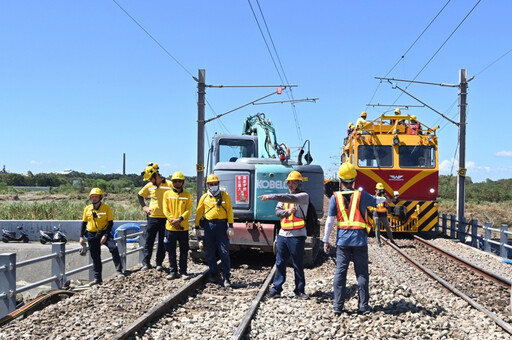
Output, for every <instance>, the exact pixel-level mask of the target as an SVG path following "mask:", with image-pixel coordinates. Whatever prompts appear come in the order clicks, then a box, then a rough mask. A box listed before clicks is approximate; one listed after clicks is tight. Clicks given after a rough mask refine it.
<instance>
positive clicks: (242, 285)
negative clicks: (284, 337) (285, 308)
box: [113, 266, 275, 339]
mask: <svg viewBox="0 0 512 340" xmlns="http://www.w3.org/2000/svg"><path fill="white" fill-rule="evenodd" d="M274 273H275V266H274V267H272V269H271V270H261V269H251V268H249V267H248V266H242V267H241V268H238V269H233V270H232V277H233V280H234V281H236V282H237V283H236V284H233V285H232V287H230V288H224V287H221V286H220V285H218V284H215V283H205V282H206V280H207V274H206V272H204V273H202V274H201V275H199V276H197V277H195V278H194V279H193V280H191V281H190V282H188V283H187V284H185V285H183V286H182V287H180V288H179V289H178V290H177V291H176V292H174V293H173V294H172V295H170V296H169V297H168V298H166V299H164V300H163V301H162V302H160V303H159V304H157V305H156V306H155V307H153V308H152V309H151V310H149V311H148V312H146V313H145V314H144V315H142V316H141V317H140V318H138V319H137V320H136V321H135V322H133V323H132V324H130V325H128V326H127V327H126V328H124V329H122V330H121V331H120V332H118V333H117V334H116V336H114V337H113V339H164V338H169V339H175V338H224V339H226V338H231V339H242V338H243V337H244V335H245V333H246V331H247V328H248V327H249V324H250V321H251V319H252V317H253V315H254V313H255V312H256V310H257V308H258V305H259V303H260V301H261V300H262V298H263V297H264V295H265V292H266V291H267V289H268V286H269V285H270V283H271V282H272V278H273V277H274ZM212 325H216V326H217V327H212ZM218 325H222V326H221V327H218Z"/></svg>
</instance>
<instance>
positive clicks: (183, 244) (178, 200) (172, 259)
mask: <svg viewBox="0 0 512 340" xmlns="http://www.w3.org/2000/svg"><path fill="white" fill-rule="evenodd" d="M171 182H172V186H173V188H172V189H171V190H167V191H166V192H165V193H164V197H163V202H164V206H163V208H164V215H165V217H166V218H167V222H166V224H165V229H166V230H165V238H164V245H165V250H166V251H167V253H168V254H169V275H167V279H169V280H172V279H175V278H177V277H178V266H177V263H176V243H178V244H179V246H180V267H179V273H180V275H179V276H180V277H181V278H182V279H188V278H190V277H189V275H188V274H187V254H188V218H189V216H190V213H191V212H192V195H191V194H190V193H189V192H188V191H186V190H184V189H183V186H184V185H185V176H183V174H182V173H181V172H179V171H176V172H175V173H174V174H173V175H172V177H171Z"/></svg>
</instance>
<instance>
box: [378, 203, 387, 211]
mask: <svg viewBox="0 0 512 340" xmlns="http://www.w3.org/2000/svg"><path fill="white" fill-rule="evenodd" d="M375 211H376V212H380V213H387V212H388V209H387V208H386V206H385V205H384V203H379V204H377V208H376V209H375Z"/></svg>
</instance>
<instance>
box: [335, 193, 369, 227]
mask: <svg viewBox="0 0 512 340" xmlns="http://www.w3.org/2000/svg"><path fill="white" fill-rule="evenodd" d="M349 194H352V198H351V199H350V205H349V207H348V208H345V199H344V198H343V195H349ZM335 197H336V203H337V207H338V209H337V210H338V213H337V216H336V218H337V220H338V229H366V231H367V232H368V233H370V226H369V225H368V224H366V221H365V220H364V218H363V215H361V212H360V211H359V203H360V202H361V192H360V191H359V190H354V191H348V190H345V191H337V192H336V193H335ZM347 214H348V215H347Z"/></svg>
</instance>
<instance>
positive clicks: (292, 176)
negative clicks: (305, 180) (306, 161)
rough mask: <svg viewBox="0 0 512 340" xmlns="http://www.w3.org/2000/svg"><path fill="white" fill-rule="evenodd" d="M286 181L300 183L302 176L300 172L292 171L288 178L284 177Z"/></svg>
mask: <svg viewBox="0 0 512 340" xmlns="http://www.w3.org/2000/svg"><path fill="white" fill-rule="evenodd" d="M286 181H301V182H302V175H301V174H300V172H298V171H296V170H293V171H292V172H290V173H289V174H288V177H286Z"/></svg>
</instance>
